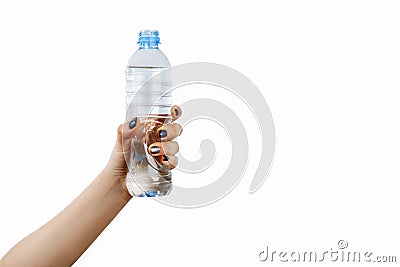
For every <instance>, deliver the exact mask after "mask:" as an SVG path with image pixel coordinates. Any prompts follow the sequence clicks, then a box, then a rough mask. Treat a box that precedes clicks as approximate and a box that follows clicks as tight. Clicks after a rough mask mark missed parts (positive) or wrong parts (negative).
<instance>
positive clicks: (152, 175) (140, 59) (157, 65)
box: [126, 30, 172, 197]
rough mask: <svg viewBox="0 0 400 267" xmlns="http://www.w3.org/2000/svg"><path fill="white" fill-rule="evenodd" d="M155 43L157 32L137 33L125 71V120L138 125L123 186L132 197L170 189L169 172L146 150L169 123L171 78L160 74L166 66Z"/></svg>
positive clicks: (157, 36) (157, 39)
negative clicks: (136, 122) (135, 119)
mask: <svg viewBox="0 0 400 267" xmlns="http://www.w3.org/2000/svg"><path fill="white" fill-rule="evenodd" d="M159 43H160V38H159V34H158V31H154V30H144V31H140V33H139V40H138V44H139V49H138V50H137V51H136V52H135V53H134V54H133V56H132V57H131V58H130V59H129V62H128V66H127V67H126V108H127V118H126V119H127V121H131V120H132V119H133V118H135V117H137V118H138V119H139V120H140V124H141V126H140V127H141V129H140V131H139V134H138V135H137V136H135V137H134V138H133V140H132V150H131V153H130V155H128V157H127V164H128V167H129V172H128V174H127V177H126V178H127V179H126V183H127V188H128V190H129V193H130V194H131V195H132V196H148V197H155V196H164V195H166V194H168V193H169V192H170V191H171V188H172V181H171V178H172V177H171V171H170V170H169V168H167V167H166V166H165V165H163V164H162V163H161V162H162V157H153V156H151V155H150V154H149V153H148V147H149V146H150V145H151V144H152V143H154V142H158V141H160V140H159V138H158V136H156V132H157V129H158V128H159V127H160V126H162V125H163V124H167V123H170V122H171V114H170V109H171V104H172V103H171V102H172V99H171V93H169V92H168V90H169V89H170V87H171V77H170V76H168V74H165V72H162V71H163V70H165V69H166V68H169V67H170V63H169V61H168V59H167V57H166V56H165V55H164V53H163V52H161V50H160V49H159V48H158V45H159ZM160 72H161V73H160Z"/></svg>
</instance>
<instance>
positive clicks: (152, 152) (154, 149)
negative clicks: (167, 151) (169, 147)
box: [150, 146, 161, 154]
mask: <svg viewBox="0 0 400 267" xmlns="http://www.w3.org/2000/svg"><path fill="white" fill-rule="evenodd" d="M160 151H161V149H160V148H159V147H158V146H153V147H152V148H150V153H151V154H157V153H160Z"/></svg>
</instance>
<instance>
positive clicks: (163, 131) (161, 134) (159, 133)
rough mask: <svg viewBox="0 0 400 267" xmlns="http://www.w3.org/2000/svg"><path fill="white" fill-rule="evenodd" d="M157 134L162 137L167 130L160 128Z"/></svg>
mask: <svg viewBox="0 0 400 267" xmlns="http://www.w3.org/2000/svg"><path fill="white" fill-rule="evenodd" d="M158 135H159V136H160V138H164V137H166V136H167V131H166V130H160V131H159V132H158Z"/></svg>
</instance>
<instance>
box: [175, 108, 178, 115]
mask: <svg viewBox="0 0 400 267" xmlns="http://www.w3.org/2000/svg"><path fill="white" fill-rule="evenodd" d="M174 111H175V116H178V115H179V110H178V109H177V108H175V109H174Z"/></svg>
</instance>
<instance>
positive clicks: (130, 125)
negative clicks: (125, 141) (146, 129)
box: [129, 117, 137, 129]
mask: <svg viewBox="0 0 400 267" xmlns="http://www.w3.org/2000/svg"><path fill="white" fill-rule="evenodd" d="M136 122H137V118H136V117H135V118H133V120H131V122H130V123H129V129H133V128H135V126H136Z"/></svg>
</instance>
